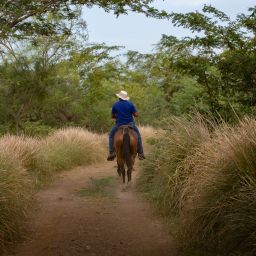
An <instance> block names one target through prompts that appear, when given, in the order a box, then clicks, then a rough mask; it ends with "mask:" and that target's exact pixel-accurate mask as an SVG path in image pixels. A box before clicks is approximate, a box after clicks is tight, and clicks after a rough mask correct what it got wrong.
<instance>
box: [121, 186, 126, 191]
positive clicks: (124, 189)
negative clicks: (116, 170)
mask: <svg viewBox="0 0 256 256" xmlns="http://www.w3.org/2000/svg"><path fill="white" fill-rule="evenodd" d="M126 190H127V185H126V184H123V185H122V186H121V191H122V192H125V191H126Z"/></svg>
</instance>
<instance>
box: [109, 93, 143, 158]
mask: <svg viewBox="0 0 256 256" xmlns="http://www.w3.org/2000/svg"><path fill="white" fill-rule="evenodd" d="M116 96H117V97H118V98H119V101H117V102H116V103H115V104H114V105H113V106H112V113H111V115H112V118H113V119H115V120H116V125H115V126H114V127H113V128H112V130H111V131H110V133H109V155H108V158H107V160H108V161H112V160H114V158H115V157H116V153H115V149H114V135H115V132H116V131H117V129H118V127H119V126H121V125H130V126H132V127H133V129H134V131H135V132H136V133H137V135H138V150H137V152H138V157H139V159H140V160H143V159H145V156H144V153H143V147H142V140H141V136H140V132H139V129H138V128H137V127H136V126H135V122H134V119H133V117H138V112H137V109H136V108H135V106H134V105H133V103H132V102H131V101H129V99H130V98H129V97H128V94H127V92H126V91H120V92H119V93H117V94H116Z"/></svg>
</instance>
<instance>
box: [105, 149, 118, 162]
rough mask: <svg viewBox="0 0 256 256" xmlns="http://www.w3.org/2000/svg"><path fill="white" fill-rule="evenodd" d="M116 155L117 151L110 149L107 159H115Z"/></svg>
mask: <svg viewBox="0 0 256 256" xmlns="http://www.w3.org/2000/svg"><path fill="white" fill-rule="evenodd" d="M115 157H116V152H115V151H110V152H109V155H108V158H107V160H108V161H113V160H114V159H115Z"/></svg>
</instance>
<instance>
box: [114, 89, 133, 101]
mask: <svg viewBox="0 0 256 256" xmlns="http://www.w3.org/2000/svg"><path fill="white" fill-rule="evenodd" d="M116 96H117V97H118V98H120V99H122V100H129V99H130V97H128V93H127V92H126V91H120V92H119V93H117V94H116Z"/></svg>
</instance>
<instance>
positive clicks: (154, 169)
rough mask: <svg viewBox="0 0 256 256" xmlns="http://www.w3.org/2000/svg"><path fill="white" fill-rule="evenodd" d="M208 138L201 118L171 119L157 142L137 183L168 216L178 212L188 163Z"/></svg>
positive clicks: (208, 134) (205, 126) (207, 131)
mask: <svg viewBox="0 0 256 256" xmlns="http://www.w3.org/2000/svg"><path fill="white" fill-rule="evenodd" d="M209 138H210V133H209V130H208V127H207V125H206V124H205V122H204V121H203V119H202V118H201V117H200V116H198V117H197V118H196V119H195V120H193V121H188V120H186V119H183V118H172V119H171V120H169V121H168V122H166V124H165V132H162V135H161V136H160V138H158V139H157V140H156V141H155V145H154V148H153V149H152V150H151V153H150V155H149V157H148V159H147V161H146V163H145V165H144V171H143V175H141V176H140V178H139V181H138V188H139V189H140V190H142V191H143V192H144V193H146V194H147V195H148V197H149V198H151V199H152V200H153V201H154V202H155V204H156V205H157V207H158V208H159V209H161V211H162V212H164V213H165V214H167V215H168V214H170V213H171V212H173V211H174V212H176V211H178V210H179V204H180V203H179V199H180V192H179V191H180V189H181V186H182V184H183V180H184V179H185V177H186V176H187V174H186V173H185V171H188V170H186V169H185V168H184V163H185V160H186V158H187V157H190V156H191V155H192V154H194V152H195V150H196V148H198V147H199V146H200V144H201V143H202V142H204V141H206V140H208V139H209Z"/></svg>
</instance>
